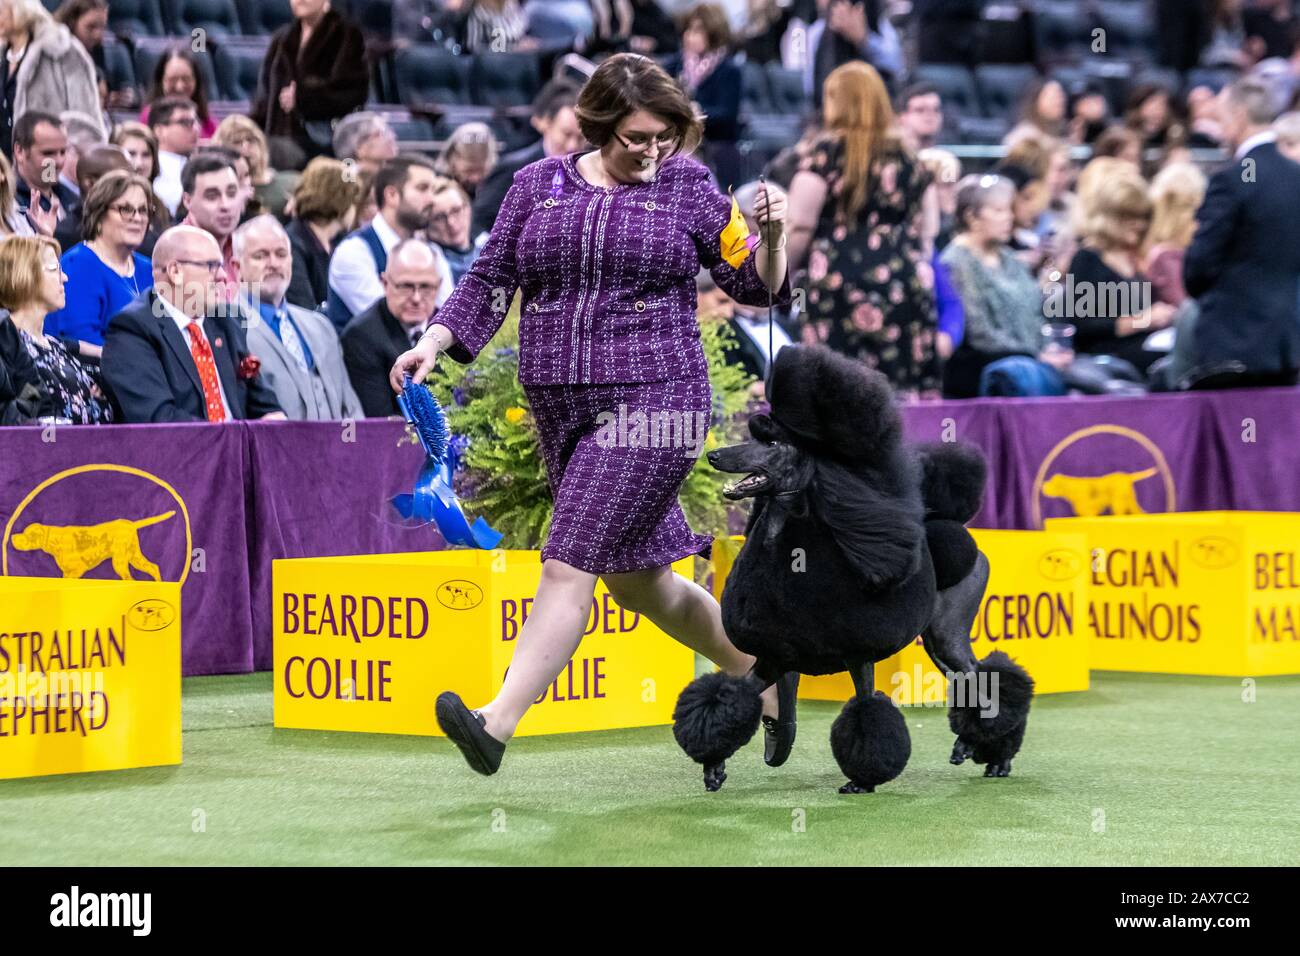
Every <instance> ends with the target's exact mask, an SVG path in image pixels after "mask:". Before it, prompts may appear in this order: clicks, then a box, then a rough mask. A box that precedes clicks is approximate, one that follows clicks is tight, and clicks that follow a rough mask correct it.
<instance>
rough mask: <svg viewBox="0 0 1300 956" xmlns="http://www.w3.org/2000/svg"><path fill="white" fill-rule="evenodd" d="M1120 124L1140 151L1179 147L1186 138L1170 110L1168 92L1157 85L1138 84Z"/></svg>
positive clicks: (1184, 132) (1183, 130)
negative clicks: (1137, 144)
mask: <svg viewBox="0 0 1300 956" xmlns="http://www.w3.org/2000/svg"><path fill="white" fill-rule="evenodd" d="M1124 123H1125V125H1126V126H1128V128H1129V129H1131V130H1132V131H1133V132H1134V133H1135V134H1137V137H1138V139H1139V141H1140V142H1141V144H1142V148H1143V149H1144V150H1146V149H1165V148H1167V147H1170V146H1176V145H1181V144H1182V143H1183V141H1184V140H1185V139H1186V135H1187V134H1186V130H1185V129H1184V128H1183V125H1182V124H1181V123H1179V122H1177V121H1176V120H1175V119H1174V116H1173V113H1172V112H1171V110H1170V105H1169V91H1168V90H1166V89H1165V88H1164V87H1163V86H1161V85H1160V84H1159V83H1141V84H1139V85H1137V86H1136V87H1134V88H1133V92H1132V93H1130V94H1129V98H1128V109H1126V110H1125V111H1124Z"/></svg>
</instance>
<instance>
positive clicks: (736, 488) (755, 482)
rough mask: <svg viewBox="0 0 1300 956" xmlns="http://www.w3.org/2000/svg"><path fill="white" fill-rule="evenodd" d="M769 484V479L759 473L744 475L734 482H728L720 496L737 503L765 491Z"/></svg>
mask: <svg viewBox="0 0 1300 956" xmlns="http://www.w3.org/2000/svg"><path fill="white" fill-rule="evenodd" d="M770 483H771V479H770V478H768V477H767V475H765V474H763V473H762V472H761V471H756V472H754V473H753V474H750V475H746V476H745V477H744V478H740V479H738V480H736V481H731V482H728V483H727V484H725V485H723V486H722V496H723V497H724V498H730V499H731V500H732V501H739V500H740V499H741V498H749V497H751V496H752V495H756V494H758V493H759V492H761V491H763V490H765V489H766V488H767V486H768V485H769V484H770Z"/></svg>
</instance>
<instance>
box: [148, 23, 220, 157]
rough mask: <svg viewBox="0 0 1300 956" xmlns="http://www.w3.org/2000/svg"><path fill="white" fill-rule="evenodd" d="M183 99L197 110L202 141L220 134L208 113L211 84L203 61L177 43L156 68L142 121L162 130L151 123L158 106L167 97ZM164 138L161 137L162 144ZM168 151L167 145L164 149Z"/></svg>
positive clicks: (165, 53) (155, 129)
mask: <svg viewBox="0 0 1300 956" xmlns="http://www.w3.org/2000/svg"><path fill="white" fill-rule="evenodd" d="M172 97H180V98H181V99H183V100H188V101H189V103H190V104H191V105H192V106H193V107H194V115H195V116H196V117H197V121H198V133H199V138H202V139H211V138H212V136H213V134H215V133H216V131H217V123H216V121H215V120H214V119H213V118H212V115H211V114H210V113H209V112H208V99H209V97H208V84H207V81H206V80H205V79H204V78H203V71H202V70H200V69H199V61H198V59H197V58H196V57H195V55H194V54H193V53H191V52H190V50H189V47H188V46H182V45H180V44H177V45H175V46H173V47H171V48H169V49H168V50H167V51H166V52H164V53H163V55H162V56H161V57H159V58H158V63H157V64H156V65H155V66H154V71H153V82H152V83H151V84H150V86H149V95H148V97H147V98H146V99H147V101H148V102H147V103H146V105H145V108H144V109H143V110H141V112H140V122H142V123H148V124H149V128H150V129H152V130H154V131H155V132H157V131H158V124H157V123H154V122H150V117H152V116H153V110H154V106H155V104H156V103H157V102H158V101H159V100H161V99H163V98H169V99H170V98H172ZM161 140H162V135H161V134H159V141H160V145H161ZM161 148H162V149H167V147H166V146H161Z"/></svg>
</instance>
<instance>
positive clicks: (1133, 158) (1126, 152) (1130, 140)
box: [1092, 125, 1142, 169]
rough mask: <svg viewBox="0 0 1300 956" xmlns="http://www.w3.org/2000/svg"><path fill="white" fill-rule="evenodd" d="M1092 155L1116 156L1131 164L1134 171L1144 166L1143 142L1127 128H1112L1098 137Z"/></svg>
mask: <svg viewBox="0 0 1300 956" xmlns="http://www.w3.org/2000/svg"><path fill="white" fill-rule="evenodd" d="M1092 155H1093V156H1094V157H1097V156H1114V157H1115V158H1116V159H1122V160H1123V161H1124V162H1126V163H1128V164H1130V165H1131V166H1132V167H1133V168H1134V169H1140V168H1141V166H1142V140H1141V139H1139V138H1138V135H1137V133H1135V132H1133V131H1132V130H1131V129H1129V128H1128V127H1126V126H1118V125H1116V126H1111V127H1109V128H1107V130H1106V131H1105V132H1104V133H1102V134H1101V135H1100V136H1098V137H1097V142H1095V143H1094V144H1093V146H1092Z"/></svg>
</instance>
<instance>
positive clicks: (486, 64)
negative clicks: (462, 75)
mask: <svg viewBox="0 0 1300 956" xmlns="http://www.w3.org/2000/svg"><path fill="white" fill-rule="evenodd" d="M541 85H542V81H541V68H540V66H539V64H538V61H537V56H536V54H533V53H479V54H477V55H476V56H475V57H474V60H473V63H472V65H471V67H470V96H471V102H473V103H476V104H479V105H482V106H527V105H528V104H529V103H531V102H532V101H533V97H534V96H536V95H537V91H538V90H539V89H540V88H541Z"/></svg>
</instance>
